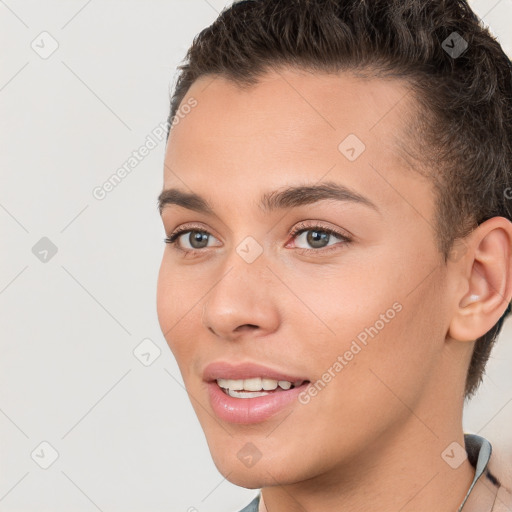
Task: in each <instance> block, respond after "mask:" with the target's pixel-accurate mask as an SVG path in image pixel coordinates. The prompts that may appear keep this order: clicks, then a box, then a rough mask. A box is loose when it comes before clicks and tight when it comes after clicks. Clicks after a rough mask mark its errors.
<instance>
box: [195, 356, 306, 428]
mask: <svg viewBox="0 0 512 512" xmlns="http://www.w3.org/2000/svg"><path fill="white" fill-rule="evenodd" d="M203 380H204V381H205V382H206V384H207V388H208V395H209V399H210V405H211V408H212V409H213V412H214V413H215V415H216V416H217V417H218V418H219V419H221V420H224V421H227V422H229V423H244V424H250V423H260V422H264V421H266V420H268V419H270V418H272V417H273V416H275V415H277V414H278V413H280V412H283V411H284V410H285V409H289V408H291V407H294V406H295V407H297V406H298V405H299V400H298V397H299V395H300V393H302V392H303V391H304V390H305V389H306V388H307V386H308V385H309V384H310V380H309V379H307V378H305V377H303V376H297V375H289V374H287V373H285V372H282V371H279V370H273V369H271V368H268V367H265V366H261V365H258V364H253V363H243V364H238V365H232V364H230V363H227V362H216V363H212V364H210V365H208V366H207V367H206V368H205V370H204V372H203Z"/></svg>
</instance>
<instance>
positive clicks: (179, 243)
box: [165, 226, 214, 252]
mask: <svg viewBox="0 0 512 512" xmlns="http://www.w3.org/2000/svg"><path fill="white" fill-rule="evenodd" d="M210 238H214V237H213V235H212V234H210V233H208V231H205V230H204V229H199V228H197V227H196V228H194V227H193V226H192V227H190V226H188V227H187V226H184V227H181V228H178V229H177V230H176V231H174V233H172V234H171V235H170V236H168V237H167V238H166V239H165V243H167V244H171V245H174V246H176V249H180V250H182V251H184V252H194V251H196V250H200V249H204V248H206V247H209V245H208V242H209V241H210Z"/></svg>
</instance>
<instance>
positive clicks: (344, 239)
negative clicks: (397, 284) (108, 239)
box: [164, 223, 352, 256]
mask: <svg viewBox="0 0 512 512" xmlns="http://www.w3.org/2000/svg"><path fill="white" fill-rule="evenodd" d="M194 231H196V232H199V233H204V234H207V235H210V234H211V233H208V231H206V230H205V229H202V228H200V227H199V226H183V227H181V228H178V229H177V230H176V231H174V233H172V234H171V235H170V236H168V237H166V238H165V240H164V242H165V243H166V244H170V245H172V246H173V248H174V249H176V250H178V251H182V252H184V253H185V256H186V255H192V254H194V253H198V252H201V251H202V250H203V249H183V248H182V247H180V246H179V245H178V244H177V243H176V241H177V239H178V238H179V237H180V236H181V235H183V234H185V233H190V232H194ZM306 231H319V232H321V233H327V234H329V235H334V236H335V237H337V238H340V239H341V243H342V244H343V245H348V244H350V243H351V242H352V239H351V238H350V237H348V236H347V235H345V234H343V233H341V232H339V231H336V230H335V229H332V228H327V227H324V226H317V225H312V226H307V225H305V224H304V223H299V224H298V225H297V226H296V227H295V229H293V230H292V231H291V233H290V234H289V236H290V237H292V238H295V237H297V236H298V235H301V234H302V233H304V232H306ZM338 249H339V247H338V244H336V245H331V246H326V247H323V248H320V249H304V248H301V247H298V248H297V249H296V250H297V251H298V252H299V253H300V254H307V255H309V254H312V253H316V254H318V253H322V254H325V253H329V252H331V251H333V250H338Z"/></svg>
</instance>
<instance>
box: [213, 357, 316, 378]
mask: <svg viewBox="0 0 512 512" xmlns="http://www.w3.org/2000/svg"><path fill="white" fill-rule="evenodd" d="M253 377H261V378H264V379H274V380H277V381H280V380H286V381H288V382H297V381H305V380H308V378H307V377H305V376H303V375H293V374H290V373H286V372H283V371H280V370H274V369H272V368H269V367H267V366H263V365H260V364H256V363H249V362H246V363H239V364H231V363H228V362H227V361H217V362H214V363H210V364H209V365H208V366H206V368H205V369H204V371H203V379H204V381H205V382H213V381H216V380H217V379H232V380H238V379H250V378H253Z"/></svg>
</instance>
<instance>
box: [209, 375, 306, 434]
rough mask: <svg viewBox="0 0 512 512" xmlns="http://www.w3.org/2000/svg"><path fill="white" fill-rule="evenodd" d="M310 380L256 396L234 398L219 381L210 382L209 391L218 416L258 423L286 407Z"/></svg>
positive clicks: (234, 421) (230, 420) (225, 418)
mask: <svg viewBox="0 0 512 512" xmlns="http://www.w3.org/2000/svg"><path fill="white" fill-rule="evenodd" d="M309 384H310V383H309V382H305V383H304V384H302V385H301V386H299V387H296V388H292V389H288V390H283V391H276V392H274V393H270V394H268V395H265V396H258V397H256V398H234V397H232V396H229V395H227V394H226V393H224V391H222V389H221V388H220V387H219V386H218V384H217V382H215V381H213V382H208V383H207V385H208V393H209V395H210V403H211V406H212V409H213V412H214V413H215V414H216V415H217V417H218V418H220V419H221V420H224V421H228V422H230V423H245V424H249V423H258V422H261V421H265V420H267V419H268V418H270V417H272V416H274V414H277V413H278V412H280V411H282V410H283V409H285V408H286V407H287V406H289V405H290V404H291V403H293V402H294V401H298V398H297V397H298V395H299V394H300V393H302V391H304V390H305V389H306V388H307V386H308V385H309Z"/></svg>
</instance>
